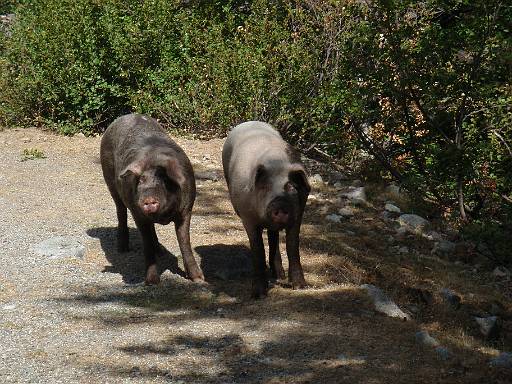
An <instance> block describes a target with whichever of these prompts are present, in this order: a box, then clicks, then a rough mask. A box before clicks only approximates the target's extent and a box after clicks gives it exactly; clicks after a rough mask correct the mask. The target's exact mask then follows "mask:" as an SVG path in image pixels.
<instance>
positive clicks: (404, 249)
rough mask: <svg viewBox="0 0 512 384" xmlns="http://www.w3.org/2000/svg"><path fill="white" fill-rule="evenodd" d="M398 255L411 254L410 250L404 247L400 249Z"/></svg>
mask: <svg viewBox="0 0 512 384" xmlns="http://www.w3.org/2000/svg"><path fill="white" fill-rule="evenodd" d="M398 253H400V254H404V253H409V248H407V247H406V246H402V247H400V248H398Z"/></svg>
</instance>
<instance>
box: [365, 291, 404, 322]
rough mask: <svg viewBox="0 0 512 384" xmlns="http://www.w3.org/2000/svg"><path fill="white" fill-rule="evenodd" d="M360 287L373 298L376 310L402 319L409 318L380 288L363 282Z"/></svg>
mask: <svg viewBox="0 0 512 384" xmlns="http://www.w3.org/2000/svg"><path fill="white" fill-rule="evenodd" d="M361 288H362V289H364V290H365V291H366V292H367V293H368V295H369V296H370V297H371V298H372V299H373V304H374V305H375V310H376V311H377V312H380V313H383V314H385V315H386V316H389V317H398V318H400V319H403V320H410V319H411V317H410V316H409V315H408V314H407V313H405V312H404V311H402V310H401V309H400V308H399V307H398V306H397V305H396V304H395V303H394V302H393V301H392V300H391V299H390V298H389V297H387V296H386V294H385V293H384V292H383V291H382V290H381V289H380V288H378V287H376V286H375V285H372V284H363V285H361Z"/></svg>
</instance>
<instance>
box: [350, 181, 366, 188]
mask: <svg viewBox="0 0 512 384" xmlns="http://www.w3.org/2000/svg"><path fill="white" fill-rule="evenodd" d="M350 185H351V186H352V187H356V188H357V187H362V186H363V182H362V181H361V180H359V179H356V180H352V182H351V183H350Z"/></svg>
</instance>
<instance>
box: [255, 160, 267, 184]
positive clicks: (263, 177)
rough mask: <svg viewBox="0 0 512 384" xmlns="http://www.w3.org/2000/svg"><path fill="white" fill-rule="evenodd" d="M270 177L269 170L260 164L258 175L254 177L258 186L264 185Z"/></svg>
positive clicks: (257, 170)
mask: <svg viewBox="0 0 512 384" xmlns="http://www.w3.org/2000/svg"><path fill="white" fill-rule="evenodd" d="M267 179H268V173H267V170H266V169H265V167H264V166H263V165H260V166H258V168H257V169H256V176H255V177H254V184H255V185H256V187H262V186H264V185H265V184H266V182H267Z"/></svg>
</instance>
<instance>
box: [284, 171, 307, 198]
mask: <svg viewBox="0 0 512 384" xmlns="http://www.w3.org/2000/svg"><path fill="white" fill-rule="evenodd" d="M288 179H289V180H290V181H291V182H292V183H293V184H295V185H296V186H297V187H298V188H299V189H300V191H301V192H302V193H303V194H304V195H305V196H306V197H307V196H308V195H309V192H310V191H311V186H310V185H309V182H308V177H307V176H306V171H305V170H304V167H303V166H302V165H301V164H292V166H291V167H290V172H289V173H288Z"/></svg>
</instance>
